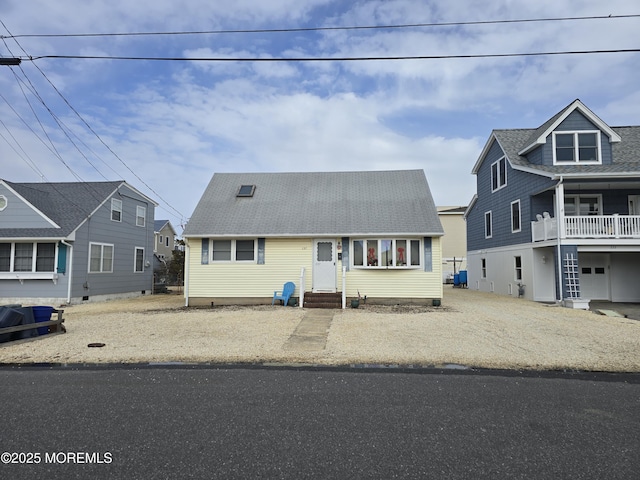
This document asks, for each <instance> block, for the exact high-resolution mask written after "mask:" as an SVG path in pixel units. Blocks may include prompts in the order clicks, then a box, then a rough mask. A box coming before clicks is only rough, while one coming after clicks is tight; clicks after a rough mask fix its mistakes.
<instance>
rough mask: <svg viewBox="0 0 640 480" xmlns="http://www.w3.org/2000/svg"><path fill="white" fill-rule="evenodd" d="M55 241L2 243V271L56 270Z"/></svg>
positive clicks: (0, 270)
mask: <svg viewBox="0 0 640 480" xmlns="http://www.w3.org/2000/svg"><path fill="white" fill-rule="evenodd" d="M55 261H56V244H55V243H53V242H42V243H38V242H12V243H0V272H49V273H52V272H55Z"/></svg>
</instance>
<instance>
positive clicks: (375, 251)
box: [353, 238, 421, 268]
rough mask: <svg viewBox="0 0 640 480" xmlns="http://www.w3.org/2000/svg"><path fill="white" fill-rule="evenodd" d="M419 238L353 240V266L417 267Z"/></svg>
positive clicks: (418, 263) (418, 264) (418, 262)
mask: <svg viewBox="0 0 640 480" xmlns="http://www.w3.org/2000/svg"><path fill="white" fill-rule="evenodd" d="M420 265H421V263H420V240H415V239H408V238H368V239H362V240H354V241H353V266H354V267H362V268H376V267H382V268H412V267H413V268H417V267H419V266H420Z"/></svg>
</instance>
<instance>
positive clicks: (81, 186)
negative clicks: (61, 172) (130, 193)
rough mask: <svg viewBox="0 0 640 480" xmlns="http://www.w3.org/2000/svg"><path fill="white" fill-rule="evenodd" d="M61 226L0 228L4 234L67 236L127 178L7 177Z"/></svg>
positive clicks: (11, 185) (35, 236) (11, 236)
mask: <svg viewBox="0 0 640 480" xmlns="http://www.w3.org/2000/svg"><path fill="white" fill-rule="evenodd" d="M4 182H5V183H6V184H7V185H8V186H9V187H10V188H12V189H13V190H14V191H15V192H16V193H18V194H19V195H20V196H22V197H23V198H24V199H25V200H26V201H28V202H29V203H30V204H31V205H33V206H34V207H35V208H37V209H38V210H39V211H41V212H42V213H43V214H45V215H46V216H47V217H49V218H50V219H51V220H53V221H54V222H56V224H58V225H59V226H60V228H59V229H58V228H0V237H2V238H66V237H67V236H68V235H69V234H70V233H71V232H73V231H74V230H75V229H76V228H78V226H79V225H80V224H81V223H82V222H83V221H84V220H85V219H86V218H87V216H88V215H89V214H90V213H91V212H93V211H94V210H95V209H96V208H97V207H98V206H99V205H100V204H101V203H102V202H104V201H105V200H106V199H107V198H108V197H109V196H110V195H111V194H112V193H113V192H114V191H115V190H116V189H117V188H118V187H119V186H120V185H122V184H123V183H124V182H122V181H115V182H68V183H13V182H8V181H6V180H5V181H4Z"/></svg>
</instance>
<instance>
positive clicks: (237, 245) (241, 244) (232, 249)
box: [211, 239, 257, 262]
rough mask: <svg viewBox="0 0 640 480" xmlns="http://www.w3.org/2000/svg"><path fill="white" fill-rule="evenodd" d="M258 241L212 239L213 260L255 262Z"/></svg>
mask: <svg viewBox="0 0 640 480" xmlns="http://www.w3.org/2000/svg"><path fill="white" fill-rule="evenodd" d="M256 243H257V242H256V241H255V240H254V239H250V240H211V261H212V262H255V259H256Z"/></svg>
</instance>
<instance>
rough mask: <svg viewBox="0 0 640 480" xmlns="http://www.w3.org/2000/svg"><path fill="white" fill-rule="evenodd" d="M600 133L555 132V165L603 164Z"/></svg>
mask: <svg viewBox="0 0 640 480" xmlns="http://www.w3.org/2000/svg"><path fill="white" fill-rule="evenodd" d="M599 145H600V132H599V131H592V132H554V133H553V163H554V164H559V163H602V158H601V156H600V147H599Z"/></svg>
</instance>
